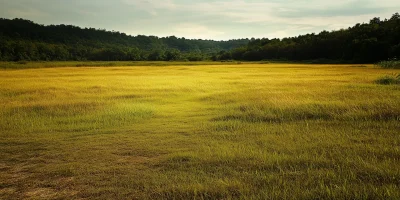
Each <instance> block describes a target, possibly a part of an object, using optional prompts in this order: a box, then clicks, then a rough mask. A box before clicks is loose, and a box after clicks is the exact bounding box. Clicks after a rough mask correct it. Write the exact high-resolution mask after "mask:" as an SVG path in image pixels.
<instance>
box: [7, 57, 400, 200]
mask: <svg viewBox="0 0 400 200" xmlns="http://www.w3.org/2000/svg"><path fill="white" fill-rule="evenodd" d="M393 73H399V70H396V69H379V68H375V67H373V66H371V65H369V66H367V67H359V66H356V65H299V64H241V65H219V66H211V65H210V66H207V65H202V66H200V65H199V66H163V67H154V66H140V67H107V68H102V67H79V68H77V67H63V68H39V69H22V70H9V69H8V70H1V71H0V99H1V102H0V130H1V132H0V134H1V135H0V158H1V160H0V199H24V198H26V199H237V198H246V199H268V198H271V199H282V198H284V199H316V198H321V199H337V198H341V199H398V198H400V192H399V191H400V167H399V166H400V147H399V146H400V134H399V133H400V86H398V85H379V84H376V83H375V80H376V79H377V78H378V77H381V76H383V75H385V74H393Z"/></svg>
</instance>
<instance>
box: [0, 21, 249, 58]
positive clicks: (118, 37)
mask: <svg viewBox="0 0 400 200" xmlns="http://www.w3.org/2000/svg"><path fill="white" fill-rule="evenodd" d="M248 41H249V40H248V39H239V40H230V41H213V40H196V39H193V40H192V39H185V38H177V37H175V36H170V37H162V38H159V37H156V36H144V35H138V36H129V35H126V34H125V33H120V32H115V31H106V30H98V29H94V28H84V29H83V28H80V27H76V26H72V25H63V24H62V25H50V26H44V25H39V24H35V23H34V22H32V21H29V20H24V19H13V20H9V19H1V18H0V61H19V60H25V61H55V60H59V61H63V60H76V61H85V60H96V61H142V60H152V61H170V60H195V61H198V60H204V59H208V58H209V57H210V56H209V55H210V54H213V53H217V52H219V51H222V50H225V51H228V50H230V49H232V48H236V47H239V46H243V45H246V44H247V43H248Z"/></svg>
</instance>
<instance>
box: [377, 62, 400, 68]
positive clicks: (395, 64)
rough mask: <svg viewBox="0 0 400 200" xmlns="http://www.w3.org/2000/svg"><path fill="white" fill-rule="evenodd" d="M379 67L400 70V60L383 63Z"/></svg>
mask: <svg viewBox="0 0 400 200" xmlns="http://www.w3.org/2000/svg"><path fill="white" fill-rule="evenodd" d="M378 66H380V67H382V68H387V69H400V61H399V60H387V61H381V62H379V63H378Z"/></svg>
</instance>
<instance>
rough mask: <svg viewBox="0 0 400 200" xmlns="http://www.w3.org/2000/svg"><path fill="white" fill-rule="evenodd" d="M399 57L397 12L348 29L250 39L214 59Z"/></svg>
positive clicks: (350, 60) (356, 59)
mask: <svg viewBox="0 0 400 200" xmlns="http://www.w3.org/2000/svg"><path fill="white" fill-rule="evenodd" d="M395 57H400V15H399V14H398V13H396V14H394V15H393V16H392V17H391V18H390V19H385V20H380V19H379V18H373V19H372V20H370V22H369V23H367V24H356V25H355V26H353V27H349V28H348V29H341V30H337V31H331V32H328V31H322V32H321V33H319V34H314V33H312V34H306V35H300V36H298V37H290V38H284V39H268V38H262V39H254V38H252V39H251V41H250V42H249V44H248V45H247V46H245V47H238V48H235V49H233V50H231V51H229V52H219V53H218V54H216V55H214V56H213V59H214V60H226V59H234V60H247V61H261V60H286V61H311V60H314V62H315V63H332V62H333V63H375V62H378V61H381V60H387V59H388V58H395Z"/></svg>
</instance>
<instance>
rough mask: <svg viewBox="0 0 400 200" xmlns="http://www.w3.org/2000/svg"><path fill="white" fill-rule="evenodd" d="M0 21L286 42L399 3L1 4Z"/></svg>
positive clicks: (160, 0)
mask: <svg viewBox="0 0 400 200" xmlns="http://www.w3.org/2000/svg"><path fill="white" fill-rule="evenodd" d="M0 5H2V6H1V7H0V13H2V15H3V16H0V17H9V18H14V17H22V18H27V19H30V20H33V21H37V22H39V23H44V24H60V23H66V22H68V23H71V24H74V25H78V26H84V27H89V26H91V27H94V28H106V29H108V30H118V31H121V32H126V33H127V34H133V35H134V34H147V35H158V36H167V35H177V36H182V37H188V38H196V37H198V38H213V37H215V39H233V38H243V37H245V38H246V37H247V38H250V37H257V36H258V37H286V36H297V35H299V34H305V33H310V32H319V31H322V30H336V29H340V28H347V27H349V26H352V25H354V24H356V23H362V22H368V21H369V20H370V19H371V18H373V17H381V18H385V17H386V18H390V16H391V15H392V14H393V13H395V12H398V11H399V10H400V2H399V1H398V0H380V1H375V0H335V1H323V0H202V1H192V0H115V1H111V0H96V1H93V0H69V1H67V0H18V1H9V0H0Z"/></svg>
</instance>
